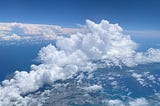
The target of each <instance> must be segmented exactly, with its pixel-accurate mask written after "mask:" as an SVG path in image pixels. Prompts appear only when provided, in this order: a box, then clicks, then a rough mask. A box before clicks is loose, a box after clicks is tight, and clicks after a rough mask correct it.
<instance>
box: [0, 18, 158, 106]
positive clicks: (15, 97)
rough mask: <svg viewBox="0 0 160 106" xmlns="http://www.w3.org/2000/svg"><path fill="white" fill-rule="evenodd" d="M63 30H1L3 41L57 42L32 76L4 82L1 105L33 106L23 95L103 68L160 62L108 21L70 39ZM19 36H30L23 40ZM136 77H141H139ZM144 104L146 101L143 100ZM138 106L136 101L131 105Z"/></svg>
mask: <svg viewBox="0 0 160 106" xmlns="http://www.w3.org/2000/svg"><path fill="white" fill-rule="evenodd" d="M1 25H2V26H3V24H1ZM13 29H16V30H13ZM61 30H62V28H61V27H57V26H48V25H44V26H43V25H42V26H41V25H34V26H33V25H23V24H17V23H13V25H12V24H5V25H4V26H3V27H2V28H1V31H2V32H1V39H6V40H9V39H21V38H24V39H26V38H25V37H27V38H29V37H30V36H28V35H36V36H39V35H43V37H45V38H48V39H52V38H53V39H54V38H55V37H56V39H54V40H55V41H56V44H55V45H52V44H50V45H48V46H46V47H43V48H42V49H41V50H40V52H39V56H38V59H39V60H40V61H41V64H40V65H37V66H36V65H31V71H30V72H26V71H16V72H15V76H14V77H13V78H12V79H10V80H4V81H3V82H2V85H1V86H0V94H1V96H0V105H2V106H12V105H17V106H21V105H24V106H29V105H33V104H34V103H35V102H34V101H33V99H32V98H31V97H30V96H23V95H26V94H28V93H31V92H34V91H36V90H38V89H39V88H40V87H42V86H43V85H44V84H49V85H53V84H54V82H55V81H57V80H66V79H69V78H72V77H73V75H75V74H76V73H78V72H89V73H91V72H93V71H95V70H96V69H97V68H102V67H111V66H119V67H122V66H128V67H133V66H135V65H138V64H146V63H152V62H160V50H159V49H153V48H151V49H149V50H148V51H146V52H144V53H143V52H142V53H141V52H136V48H137V44H136V43H135V42H134V41H132V40H131V38H130V36H129V35H124V34H123V29H122V28H121V27H120V26H119V25H118V24H110V23H109V22H108V21H106V20H102V21H101V22H100V23H99V24H96V23H94V22H92V21H90V20H86V25H85V26H83V28H82V29H81V31H79V32H77V33H76V34H71V35H69V36H57V33H61V32H62V31H61ZM3 31H4V32H3ZM5 31H8V32H10V33H12V31H17V32H16V35H15V34H14V35H11V36H9V37H8V35H7V36H6V35H3V34H5ZM19 34H22V35H26V36H19ZM7 37H8V38H7ZM133 76H134V77H137V75H135V74H134V75H133ZM139 79H140V78H139ZM99 88H100V87H99V86H92V87H90V88H89V89H88V90H91V89H99ZM138 101H139V100H138ZM140 101H145V100H143V99H142V100H141V99H140ZM32 103H33V104H32ZM107 103H109V104H111V106H112V104H113V105H114V104H115V103H116V104H117V103H118V104H119V103H120V104H122V106H123V103H121V102H120V101H108V102H107ZM134 103H135V102H134V101H133V102H131V103H130V104H134ZM130 106H132V105H130ZM140 106H143V105H140Z"/></svg>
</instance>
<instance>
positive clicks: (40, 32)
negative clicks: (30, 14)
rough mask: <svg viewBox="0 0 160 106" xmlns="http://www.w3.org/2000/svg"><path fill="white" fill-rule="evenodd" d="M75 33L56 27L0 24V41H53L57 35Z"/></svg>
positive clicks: (71, 29) (72, 29)
mask: <svg viewBox="0 0 160 106" xmlns="http://www.w3.org/2000/svg"><path fill="white" fill-rule="evenodd" d="M76 31H78V29H76V28H62V27H60V26H56V25H41V24H23V23H0V40H1V41H3V40H9V41H10V40H12V41H13V40H15V41H16V40H19V41H21V40H28V39H30V40H35V39H37V40H55V39H56V36H57V35H68V34H72V33H74V32H76ZM14 35H16V36H14Z"/></svg>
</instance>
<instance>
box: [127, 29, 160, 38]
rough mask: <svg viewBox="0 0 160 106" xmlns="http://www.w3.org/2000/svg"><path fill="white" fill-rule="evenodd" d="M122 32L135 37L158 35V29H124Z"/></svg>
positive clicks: (159, 34) (159, 35)
mask: <svg viewBox="0 0 160 106" xmlns="http://www.w3.org/2000/svg"><path fill="white" fill-rule="evenodd" d="M124 33H126V34H129V35H131V36H137V37H138V36H139V37H160V31H159V30H147V31H145V30H124Z"/></svg>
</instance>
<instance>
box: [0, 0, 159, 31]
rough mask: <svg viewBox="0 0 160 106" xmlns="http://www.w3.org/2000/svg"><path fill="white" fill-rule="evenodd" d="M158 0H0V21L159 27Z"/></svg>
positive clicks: (131, 28) (157, 28)
mask: <svg viewBox="0 0 160 106" xmlns="http://www.w3.org/2000/svg"><path fill="white" fill-rule="evenodd" d="M159 11H160V0H1V1H0V14H1V15H0V22H21V23H36V24H54V25H60V26H63V27H78V25H83V24H84V23H85V20H86V19H90V20H92V21H94V22H100V21H101V20H102V19H106V20H108V21H110V22H111V23H119V24H120V26H122V28H124V29H126V30H153V31H155V30H156V31H157V30H160V21H159V19H160V14H159Z"/></svg>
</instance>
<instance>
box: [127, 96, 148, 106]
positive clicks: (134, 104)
mask: <svg viewBox="0 0 160 106" xmlns="http://www.w3.org/2000/svg"><path fill="white" fill-rule="evenodd" d="M129 106H149V103H148V101H147V100H146V99H145V98H137V99H135V100H133V101H130V102H129Z"/></svg>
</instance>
